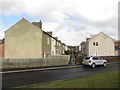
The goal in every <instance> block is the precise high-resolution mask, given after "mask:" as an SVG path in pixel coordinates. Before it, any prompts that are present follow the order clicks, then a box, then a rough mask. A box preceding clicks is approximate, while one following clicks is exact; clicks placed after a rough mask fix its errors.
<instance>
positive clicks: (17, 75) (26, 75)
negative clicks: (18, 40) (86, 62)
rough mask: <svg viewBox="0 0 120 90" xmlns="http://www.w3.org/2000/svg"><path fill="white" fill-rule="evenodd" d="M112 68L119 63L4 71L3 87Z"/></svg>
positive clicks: (116, 67)
mask: <svg viewBox="0 0 120 90" xmlns="http://www.w3.org/2000/svg"><path fill="white" fill-rule="evenodd" d="M66 67H67V66H66ZM112 70H118V63H110V64H108V65H107V66H106V67H103V66H99V67H96V68H90V67H83V66H81V65H78V66H76V67H72V68H57V69H46V70H35V71H33V70H32V71H29V72H14V73H3V74H2V88H3V89H9V88H14V87H21V86H25V85H30V84H37V83H45V82H51V81H57V80H64V79H70V78H76V77H85V76H88V75H92V74H96V73H101V72H106V71H112Z"/></svg>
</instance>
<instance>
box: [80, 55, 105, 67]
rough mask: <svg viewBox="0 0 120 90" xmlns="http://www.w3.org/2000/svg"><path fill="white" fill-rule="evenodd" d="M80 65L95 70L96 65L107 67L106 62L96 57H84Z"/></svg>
mask: <svg viewBox="0 0 120 90" xmlns="http://www.w3.org/2000/svg"><path fill="white" fill-rule="evenodd" d="M82 64H83V65H84V66H86V65H88V66H91V67H92V68H95V66H96V65H103V66H104V67H105V66H106V65H107V60H104V59H102V58H101V57H97V56H86V57H84V58H83V61H82Z"/></svg>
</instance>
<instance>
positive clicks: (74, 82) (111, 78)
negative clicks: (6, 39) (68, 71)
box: [24, 71, 120, 88]
mask: <svg viewBox="0 0 120 90" xmlns="http://www.w3.org/2000/svg"><path fill="white" fill-rule="evenodd" d="M119 73H120V72H119ZM24 88H118V71H109V72H105V73H100V74H95V75H91V76H87V77H83V78H75V79H69V80H64V81H56V82H50V83H46V84H38V85H31V86H27V87H24Z"/></svg>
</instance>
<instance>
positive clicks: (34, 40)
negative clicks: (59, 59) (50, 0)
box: [3, 18, 67, 59]
mask: <svg viewBox="0 0 120 90" xmlns="http://www.w3.org/2000/svg"><path fill="white" fill-rule="evenodd" d="M52 34H53V33H52V32H51V31H50V32H45V31H43V30H42V22H41V20H40V22H32V23H31V22H29V21H28V20H26V19H25V18H23V19H21V20H20V21H19V22H17V23H16V24H15V25H13V26H12V27H10V28H9V29H8V30H6V31H5V41H4V57H3V58H5V59H8V58H10V59H15V58H47V57H50V56H52V55H64V54H65V51H66V50H67V45H65V44H64V43H62V42H61V41H60V40H59V39H58V38H57V37H53V35H52Z"/></svg>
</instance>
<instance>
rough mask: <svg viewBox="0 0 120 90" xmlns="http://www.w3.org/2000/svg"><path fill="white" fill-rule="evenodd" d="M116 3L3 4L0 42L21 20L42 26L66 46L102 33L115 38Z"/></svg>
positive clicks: (38, 0) (25, 0)
mask: <svg viewBox="0 0 120 90" xmlns="http://www.w3.org/2000/svg"><path fill="white" fill-rule="evenodd" d="M118 1H119V0H2V1H0V13H1V15H0V21H2V22H1V23H0V38H3V37H4V31H5V30H7V29H8V28H10V27H11V26H12V25H14V24H15V23H17V22H18V21H19V20H20V19H22V18H26V19H27V20H28V21H30V22H33V21H39V20H41V21H42V22H43V30H44V31H53V36H55V37H56V36H57V37H58V38H59V39H60V40H61V41H62V42H63V43H65V44H67V45H79V44H80V42H81V41H84V40H85V38H86V37H87V36H89V35H90V34H97V33H99V32H104V33H105V34H107V35H109V36H110V37H112V38H113V39H117V38H118Z"/></svg>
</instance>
